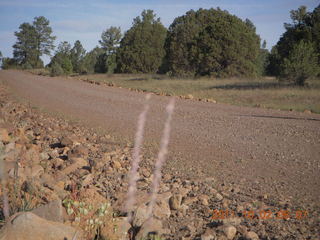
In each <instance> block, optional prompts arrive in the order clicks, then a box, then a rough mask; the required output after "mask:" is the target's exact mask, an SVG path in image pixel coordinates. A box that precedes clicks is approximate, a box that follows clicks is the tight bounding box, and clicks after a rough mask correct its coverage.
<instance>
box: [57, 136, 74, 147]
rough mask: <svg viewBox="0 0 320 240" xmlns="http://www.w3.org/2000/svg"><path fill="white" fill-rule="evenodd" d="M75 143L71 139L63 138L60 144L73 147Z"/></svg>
mask: <svg viewBox="0 0 320 240" xmlns="http://www.w3.org/2000/svg"><path fill="white" fill-rule="evenodd" d="M73 143H74V142H73V141H72V140H71V138H69V137H67V136H63V137H62V138H61V140H60V144H61V145H62V146H63V147H72V146H73Z"/></svg>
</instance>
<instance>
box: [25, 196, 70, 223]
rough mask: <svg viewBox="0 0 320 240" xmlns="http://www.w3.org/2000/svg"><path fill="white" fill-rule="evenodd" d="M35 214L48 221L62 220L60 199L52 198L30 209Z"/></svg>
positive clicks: (62, 209)
mask: <svg viewBox="0 0 320 240" xmlns="http://www.w3.org/2000/svg"><path fill="white" fill-rule="evenodd" d="M31 212H32V213H34V214H36V215H37V216H39V217H41V218H44V219H46V220H49V221H54V222H63V216H64V208H63V207H62V202H61V200H60V199H57V200H54V201H52V202H50V203H48V204H46V205H43V206H40V207H37V208H36V209H33V210H32V211H31Z"/></svg>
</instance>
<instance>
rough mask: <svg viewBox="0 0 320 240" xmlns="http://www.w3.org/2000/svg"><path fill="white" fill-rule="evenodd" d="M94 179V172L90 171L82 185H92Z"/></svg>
mask: <svg viewBox="0 0 320 240" xmlns="http://www.w3.org/2000/svg"><path fill="white" fill-rule="evenodd" d="M93 179H94V176H93V174H91V173H90V174H88V175H86V176H85V177H84V179H83V181H82V186H87V185H90V184H91V183H92V181H93Z"/></svg>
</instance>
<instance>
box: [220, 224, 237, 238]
mask: <svg viewBox="0 0 320 240" xmlns="http://www.w3.org/2000/svg"><path fill="white" fill-rule="evenodd" d="M223 232H224V234H225V235H226V237H227V238H228V239H230V240H232V239H233V238H234V237H235V235H236V233H237V229H236V228H235V227H234V226H232V225H227V226H224V228H223Z"/></svg>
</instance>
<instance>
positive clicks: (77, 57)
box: [70, 40, 86, 73]
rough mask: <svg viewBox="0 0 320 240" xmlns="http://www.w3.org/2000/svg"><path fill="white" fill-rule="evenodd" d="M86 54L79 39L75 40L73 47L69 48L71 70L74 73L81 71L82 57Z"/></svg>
mask: <svg viewBox="0 0 320 240" xmlns="http://www.w3.org/2000/svg"><path fill="white" fill-rule="evenodd" d="M85 55H86V50H85V49H84V48H83V46H82V44H81V42H80V41H79V40H77V41H75V43H74V46H73V48H72V49H71V50H70V59H71V62H72V66H73V71H74V72H76V73H82V72H83V70H84V69H83V59H84V57H85Z"/></svg>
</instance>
